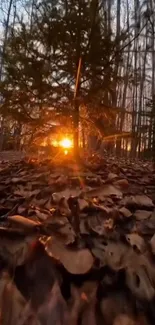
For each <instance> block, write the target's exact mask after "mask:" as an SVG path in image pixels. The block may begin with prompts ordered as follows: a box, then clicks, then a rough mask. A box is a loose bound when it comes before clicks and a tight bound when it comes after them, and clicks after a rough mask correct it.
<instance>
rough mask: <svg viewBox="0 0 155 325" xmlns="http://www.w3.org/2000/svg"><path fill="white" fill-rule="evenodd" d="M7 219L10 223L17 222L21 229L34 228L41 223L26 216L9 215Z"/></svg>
mask: <svg viewBox="0 0 155 325" xmlns="http://www.w3.org/2000/svg"><path fill="white" fill-rule="evenodd" d="M8 220H9V222H10V223H11V224H17V225H19V226H20V227H21V228H23V229H34V228H36V227H39V226H40V225H41V223H40V222H35V221H33V220H30V219H28V218H24V217H22V216H19V215H15V216H9V217H8Z"/></svg>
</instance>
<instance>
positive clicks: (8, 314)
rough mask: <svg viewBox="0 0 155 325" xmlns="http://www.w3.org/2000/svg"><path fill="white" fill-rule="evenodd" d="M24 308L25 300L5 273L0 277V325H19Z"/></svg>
mask: <svg viewBox="0 0 155 325" xmlns="http://www.w3.org/2000/svg"><path fill="white" fill-rule="evenodd" d="M25 307H26V300H25V299H24V297H23V296H22V294H21V293H20V292H19V290H18V289H17V288H16V286H15V284H14V283H13V281H12V280H11V279H10V277H9V275H8V274H7V273H5V272H4V273H2V274H1V276H0V309H1V324H2V325H14V324H19V323H20V321H21V319H22V317H23V313H24V311H25Z"/></svg>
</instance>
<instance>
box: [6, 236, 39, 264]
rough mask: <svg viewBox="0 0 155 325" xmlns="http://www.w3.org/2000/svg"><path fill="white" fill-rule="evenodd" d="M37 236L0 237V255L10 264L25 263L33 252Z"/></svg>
mask: <svg viewBox="0 0 155 325" xmlns="http://www.w3.org/2000/svg"><path fill="white" fill-rule="evenodd" d="M36 242H37V236H35V235H34V236H26V237H21V238H19V239H18V238H17V239H9V238H6V237H1V238H0V256H2V257H3V259H4V260H5V261H7V263H8V264H9V265H13V266H19V265H22V264H24V263H25V261H26V260H27V259H28V258H29V255H30V254H31V250H32V249H33V247H34V245H35V243H36Z"/></svg>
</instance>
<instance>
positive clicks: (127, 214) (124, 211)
mask: <svg viewBox="0 0 155 325" xmlns="http://www.w3.org/2000/svg"><path fill="white" fill-rule="evenodd" d="M119 212H120V213H121V214H122V215H123V217H125V218H130V217H132V212H131V211H130V210H128V209H127V208H125V207H122V208H121V209H119Z"/></svg>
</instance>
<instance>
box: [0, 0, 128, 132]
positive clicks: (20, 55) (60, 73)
mask: <svg viewBox="0 0 155 325" xmlns="http://www.w3.org/2000/svg"><path fill="white" fill-rule="evenodd" d="M104 19H105V15H104V10H103V7H102V2H100V1H99V0H92V1H86V0H68V1H67V0H42V1H40V2H39V3H37V5H34V9H33V17H32V20H31V24H28V23H27V22H24V21H22V20H21V21H19V22H18V24H17V26H16V27H15V26H14V28H13V29H12V28H10V30H9V38H8V42H7V47H6V50H5V53H4V63H5V65H4V68H5V79H4V80H3V81H1V85H0V90H1V95H2V97H3V104H2V106H1V112H2V113H3V114H4V115H5V114H7V115H8V114H9V115H11V116H12V117H13V118H14V119H16V120H20V121H22V122H23V123H31V124H35V125H36V126H39V125H42V124H44V123H46V122H47V121H49V119H50V118H53V117H55V116H58V117H59V118H67V120H68V121H70V122H71V123H72V121H74V117H75V106H74V105H73V94H74V88H75V79H76V73H77V68H78V63H79V59H80V58H81V59H82V66H81V78H80V84H79V87H78V94H77V101H76V105H77V106H76V107H77V111H78V114H79V109H80V107H82V106H84V107H85V109H86V111H87V118H88V120H89V119H91V120H93V121H94V123H95V125H96V126H98V125H99V121H100V120H101V119H102V120H103V123H100V128H101V124H103V125H105V123H106V124H107V121H110V124H111V125H113V126H114V125H115V115H116V114H113V112H114V110H113V109H112V107H111V104H112V102H113V97H115V93H114V91H115V89H116V82H120V80H121V79H120V78H119V77H118V75H116V69H115V64H114V63H115V62H116V61H117V64H118V62H121V60H122V57H121V56H122V53H121V51H118V47H117V42H118V36H117V39H116V38H115V37H114V35H112V33H111V31H109V32H107V28H106V26H105V21H104ZM119 37H120V38H121V39H125V36H124V34H123V35H120V36H119ZM116 56H117V60H116ZM113 89H114V91H113ZM109 117H110V119H109ZM111 121H112V123H111ZM78 122H79V118H78V119H77V125H76V123H75V124H74V127H75V128H76V127H77V128H78Z"/></svg>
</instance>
